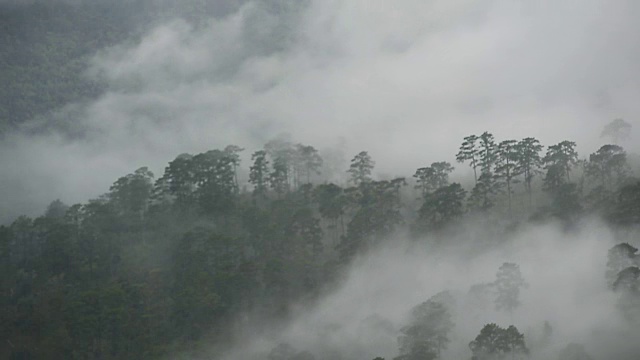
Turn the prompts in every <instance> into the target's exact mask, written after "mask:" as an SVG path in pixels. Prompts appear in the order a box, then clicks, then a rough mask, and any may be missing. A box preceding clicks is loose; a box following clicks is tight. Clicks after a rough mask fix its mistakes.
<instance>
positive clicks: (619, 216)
mask: <svg viewBox="0 0 640 360" xmlns="http://www.w3.org/2000/svg"><path fill="white" fill-rule="evenodd" d="M608 218H609V220H610V221H611V222H613V223H615V224H621V225H632V224H640V182H636V183H635V184H628V185H625V186H623V187H621V188H620V189H619V190H618V192H617V198H616V199H615V203H614V205H613V208H612V210H611V212H610V214H609V216H608Z"/></svg>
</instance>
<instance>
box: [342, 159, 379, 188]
mask: <svg viewBox="0 0 640 360" xmlns="http://www.w3.org/2000/svg"><path fill="white" fill-rule="evenodd" d="M375 165H376V163H375V162H374V161H373V160H372V159H371V156H369V153H367V152H366V151H361V152H360V153H359V154H358V155H356V156H355V157H354V158H353V159H351V165H350V166H349V170H348V171H347V172H348V173H349V176H350V179H349V180H350V181H351V183H353V184H354V185H356V186H357V185H360V184H363V183H367V182H370V181H371V170H373V167H374V166H375Z"/></svg>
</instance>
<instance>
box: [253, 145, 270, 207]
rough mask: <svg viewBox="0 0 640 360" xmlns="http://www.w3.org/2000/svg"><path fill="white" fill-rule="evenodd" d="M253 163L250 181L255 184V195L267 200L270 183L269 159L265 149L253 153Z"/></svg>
mask: <svg viewBox="0 0 640 360" xmlns="http://www.w3.org/2000/svg"><path fill="white" fill-rule="evenodd" d="M251 160H253V165H251V171H250V172H249V182H250V183H251V184H252V185H253V196H254V197H255V198H257V199H262V200H265V199H266V198H267V191H268V185H269V160H267V153H266V152H265V151H264V150H259V151H256V152H255V153H253V155H251Z"/></svg>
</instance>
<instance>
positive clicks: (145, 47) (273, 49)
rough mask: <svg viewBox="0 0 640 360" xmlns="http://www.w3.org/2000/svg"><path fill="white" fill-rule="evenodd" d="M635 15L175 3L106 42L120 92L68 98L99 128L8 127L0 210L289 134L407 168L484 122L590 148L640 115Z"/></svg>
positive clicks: (552, 9)
mask: <svg viewBox="0 0 640 360" xmlns="http://www.w3.org/2000/svg"><path fill="white" fill-rule="evenodd" d="M638 18H640V2H637V1H634V0H628V1H624V0H620V1H605V0H581V1H577V0H576V1H551V0H549V1H537V2H529V1H522V0H519V1H514V0H487V1H477V0H431V1H424V0H394V1H382V0H366V1H365V0H308V1H286V0H271V1H260V2H247V3H246V4H245V5H244V6H243V7H241V9H240V10H239V11H238V12H235V13H233V14H231V15H229V16H225V17H222V18H218V19H216V20H211V22H210V23H209V24H208V25H207V26H203V27H200V28H194V27H193V26H191V25H190V24H188V23H186V22H185V21H183V20H179V19H176V20H174V21H170V22H167V23H164V24H162V25H161V26H158V27H156V28H153V29H151V30H150V31H149V32H148V33H147V34H146V35H145V36H144V37H143V38H142V40H141V41H140V42H138V43H135V44H133V45H132V44H128V45H120V46H115V47H113V48H109V49H103V50H101V51H99V52H98V53H97V54H95V56H94V57H93V59H92V61H91V66H90V69H89V70H88V71H87V76H98V77H101V78H103V79H104V80H105V81H106V82H107V84H108V85H109V88H108V91H106V92H105V93H104V94H103V95H102V96H100V97H99V98H98V99H96V100H95V101H92V102H90V103H88V104H69V105H68V106H67V107H65V108H63V109H60V110H59V111H58V114H57V117H58V118H59V119H72V120H69V121H72V122H73V123H74V125H73V128H75V129H82V130H83V131H84V133H85V136H84V137H82V138H74V139H70V138H69V137H68V136H65V135H64V134H60V133H57V132H55V131H54V130H52V131H50V132H48V133H47V134H45V135H39V136H29V137H26V136H22V135H11V136H9V137H7V138H6V139H4V140H3V142H2V143H1V144H0V153H1V154H2V156H1V157H0V166H2V169H3V171H2V172H1V173H0V184H2V185H1V188H0V194H1V195H2V197H3V198H4V199H5V201H3V202H2V205H0V219H7V218H10V217H11V216H13V215H14V214H16V213H21V212H30V213H32V212H33V211H40V210H41V209H42V208H43V207H44V206H45V205H46V204H47V203H48V202H50V201H51V200H53V199H55V198H61V199H62V200H63V201H65V202H67V203H73V202H78V201H85V200H86V199H87V198H88V197H94V196H97V195H98V194H100V193H103V192H105V191H107V190H108V187H109V185H110V184H111V183H112V182H113V181H115V180H116V179H117V177H119V176H122V175H125V174H127V173H129V172H132V171H133V170H135V169H136V168H138V167H140V166H145V165H148V166H150V167H151V168H152V170H154V171H155V172H156V174H157V175H161V170H162V169H163V168H164V166H165V165H166V163H167V162H168V161H170V160H172V159H173V158H174V157H175V156H176V155H178V154H180V153H184V152H201V151H205V150H208V149H212V148H218V147H223V146H225V145H226V144H229V143H235V144H238V145H241V146H243V147H246V148H247V151H248V152H252V151H254V150H256V149H257V148H258V147H260V146H261V145H262V144H263V143H264V142H265V141H267V140H269V139H270V138H272V137H274V136H276V135H278V134H280V133H283V132H287V133H290V134H291V135H292V137H293V139H295V140H297V141H300V142H304V143H308V144H311V145H314V146H316V147H317V148H325V147H331V146H336V145H339V144H346V145H345V152H346V155H345V156H346V157H347V158H351V157H352V156H353V154H355V153H357V152H358V151H360V150H368V151H369V152H370V154H371V155H372V157H373V158H374V159H375V160H376V162H377V165H378V171H379V172H382V173H386V174H394V175H398V174H401V175H405V176H411V175H412V174H413V172H414V171H415V169H416V168H418V167H421V166H424V165H428V164H429V163H431V162H433V161H440V160H448V161H451V162H453V161H454V158H453V156H454V154H455V153H456V151H457V148H458V146H459V144H460V142H461V140H462V138H463V137H464V136H466V135H469V134H471V133H481V132H483V131H485V130H489V131H491V132H493V133H494V134H495V135H496V138H497V139H498V140H501V139H505V138H508V137H509V138H510V137H513V138H522V137H526V136H536V137H538V138H539V139H540V140H541V141H542V142H543V144H545V145H548V144H552V143H555V142H558V141H560V140H564V139H570V140H574V141H577V142H578V143H579V145H580V144H582V145H583V146H582V147H581V148H580V149H579V150H581V151H582V154H581V155H582V156H583V157H584V156H586V155H587V152H592V151H594V150H595V149H596V146H597V145H599V144H598V142H599V141H600V139H599V134H600V131H601V129H602V127H603V126H604V125H605V124H606V123H607V122H609V121H611V120H612V119H614V118H616V117H623V118H625V119H626V120H627V121H629V122H631V123H632V124H633V123H636V122H635V120H636V119H637V118H638V115H639V114H640V101H638V99H639V98H640V36H638V34H640V23H639V22H638V21H637V19H638ZM636 124H637V123H636ZM244 166H248V164H247V163H246V162H245V163H244ZM459 167H460V168H461V169H466V167H465V165H460V166H459Z"/></svg>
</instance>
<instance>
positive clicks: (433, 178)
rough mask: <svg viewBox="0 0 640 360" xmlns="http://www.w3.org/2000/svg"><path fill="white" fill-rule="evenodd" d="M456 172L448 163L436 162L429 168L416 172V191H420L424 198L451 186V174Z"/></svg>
mask: <svg viewBox="0 0 640 360" xmlns="http://www.w3.org/2000/svg"><path fill="white" fill-rule="evenodd" d="M453 170H454V168H453V166H451V164H449V163H448V162H446V161H441V162H435V163H433V164H431V166H429V167H424V168H420V169H418V170H416V173H415V174H414V175H413V177H414V178H416V182H417V183H418V184H417V185H416V189H420V191H421V193H422V197H423V198H424V197H426V196H427V194H429V193H431V192H433V191H434V190H436V189H438V188H441V187H444V186H447V185H449V174H450V173H451V172H452V171H453Z"/></svg>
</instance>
